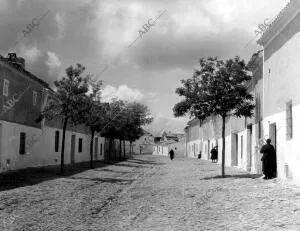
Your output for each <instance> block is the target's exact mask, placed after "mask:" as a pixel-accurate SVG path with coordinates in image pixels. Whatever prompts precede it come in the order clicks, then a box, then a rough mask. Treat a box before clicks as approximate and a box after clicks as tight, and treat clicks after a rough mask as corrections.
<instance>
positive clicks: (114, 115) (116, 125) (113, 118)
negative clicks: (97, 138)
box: [100, 99, 126, 159]
mask: <svg viewBox="0 0 300 231" xmlns="http://www.w3.org/2000/svg"><path fill="white" fill-rule="evenodd" d="M125 109H126V108H125V103H124V101H122V100H117V99H113V101H112V102H110V103H105V106H104V113H103V123H102V128H101V131H100V133H101V134H102V135H103V136H105V137H107V138H108V139H109V148H108V153H109V158H110V157H111V147H112V143H113V141H114V139H115V138H119V137H120V133H121V128H122V127H123V124H124V119H123V117H124V116H123V113H124V111H125ZM114 151H115V150H114ZM114 159H116V153H114Z"/></svg>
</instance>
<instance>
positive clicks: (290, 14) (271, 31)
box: [257, 0, 300, 47]
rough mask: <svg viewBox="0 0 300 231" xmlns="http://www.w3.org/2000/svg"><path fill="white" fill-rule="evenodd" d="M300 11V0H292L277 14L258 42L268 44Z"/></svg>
mask: <svg viewBox="0 0 300 231" xmlns="http://www.w3.org/2000/svg"><path fill="white" fill-rule="evenodd" d="M299 12H300V0H291V1H290V2H289V3H288V4H287V5H286V6H285V8H284V9H283V10H281V11H280V13H279V14H278V15H277V17H276V18H275V19H274V21H273V22H272V23H271V25H270V26H269V27H268V29H267V30H266V32H265V33H264V34H263V35H262V36H261V38H260V39H259V40H258V41H257V43H258V44H259V45H261V46H264V47H265V46H267V45H268V44H269V43H270V42H271V41H272V40H273V39H274V38H275V37H276V36H277V35H278V34H279V33H280V32H281V31H282V30H283V29H284V28H285V27H286V25H287V24H289V23H290V22H291V21H292V20H293V19H294V18H295V17H296V16H297V14H299Z"/></svg>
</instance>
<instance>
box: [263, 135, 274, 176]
mask: <svg viewBox="0 0 300 231" xmlns="http://www.w3.org/2000/svg"><path fill="white" fill-rule="evenodd" d="M260 153H262V154H263V156H262V158H261V161H262V170H263V173H264V175H265V177H264V179H271V178H273V177H274V173H275V171H276V169H275V166H276V152H275V148H274V146H273V145H271V139H267V144H265V145H263V146H262V148H261V149H260Z"/></svg>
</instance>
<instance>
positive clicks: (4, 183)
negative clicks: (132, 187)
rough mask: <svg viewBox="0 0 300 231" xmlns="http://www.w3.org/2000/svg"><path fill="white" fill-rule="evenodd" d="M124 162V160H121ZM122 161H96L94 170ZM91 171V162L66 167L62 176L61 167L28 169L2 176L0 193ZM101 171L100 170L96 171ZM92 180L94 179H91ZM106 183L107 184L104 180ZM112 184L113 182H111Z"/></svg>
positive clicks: (0, 177)
mask: <svg viewBox="0 0 300 231" xmlns="http://www.w3.org/2000/svg"><path fill="white" fill-rule="evenodd" d="M120 161H124V160H120ZM120 161H118V162H117V161H95V162H94V166H93V169H94V170H96V169H97V168H103V167H106V166H109V165H113V164H117V163H119V162H120ZM89 169H90V163H89V162H83V163H76V164H73V165H65V173H64V174H63V175H61V174H60V165H57V166H47V167H39V168H26V169H21V170H17V171H11V172H8V173H4V174H0V192H1V191H5V190H10V189H14V188H18V187H24V186H28V185H35V184H38V183H41V182H43V181H47V180H53V179H57V178H62V177H64V178H65V177H68V176H72V175H75V174H78V173H81V172H84V171H86V170H89ZM96 171H99V170H96ZM91 180H92V179H91ZM104 182H107V181H105V180H104ZM111 182H112V180H111Z"/></svg>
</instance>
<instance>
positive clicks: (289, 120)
mask: <svg viewBox="0 0 300 231" xmlns="http://www.w3.org/2000/svg"><path fill="white" fill-rule="evenodd" d="M292 110H293V105H292V101H289V102H287V103H286V139H287V140H290V139H292V138H293V111H292Z"/></svg>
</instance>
